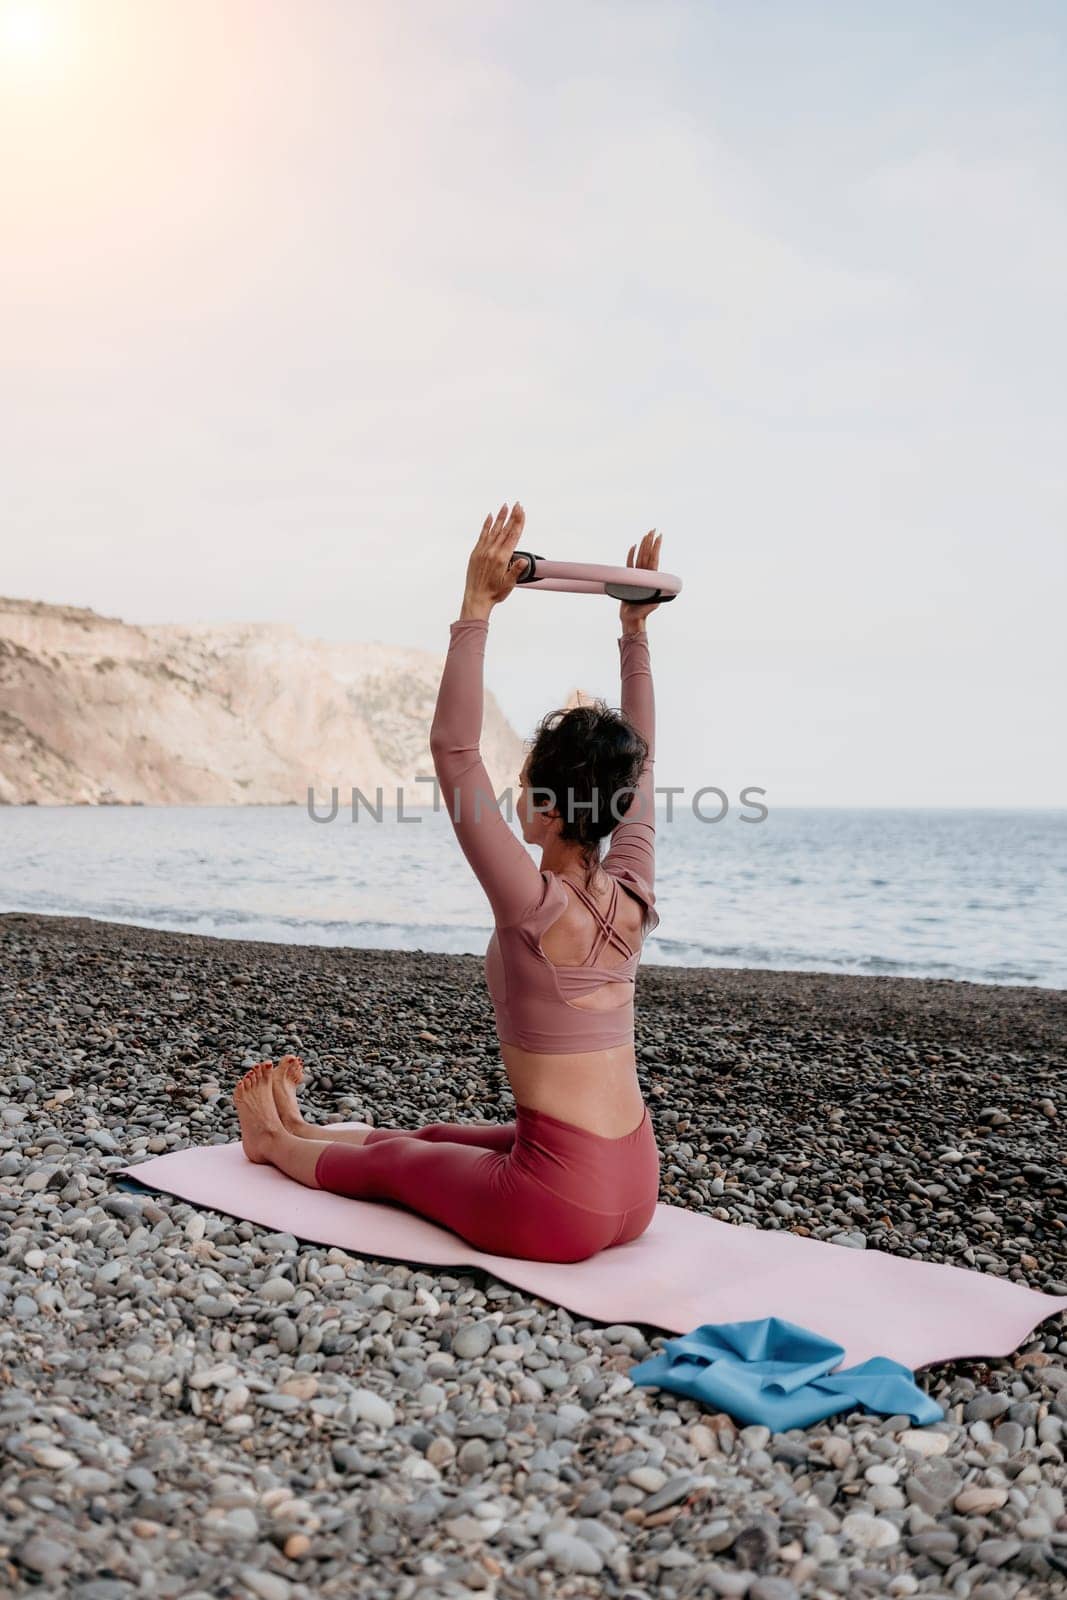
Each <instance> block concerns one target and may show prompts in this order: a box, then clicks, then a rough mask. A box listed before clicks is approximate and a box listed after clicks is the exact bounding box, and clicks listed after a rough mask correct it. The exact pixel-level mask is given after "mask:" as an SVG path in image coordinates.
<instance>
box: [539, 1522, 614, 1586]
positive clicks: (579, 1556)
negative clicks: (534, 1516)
mask: <svg viewBox="0 0 1067 1600" xmlns="http://www.w3.org/2000/svg"><path fill="white" fill-rule="evenodd" d="M541 1548H542V1549H543V1550H544V1552H545V1555H546V1556H548V1558H549V1560H550V1561H551V1562H552V1564H553V1566H554V1567H555V1568H556V1570H557V1571H559V1572H583V1573H587V1574H588V1575H589V1576H590V1577H593V1576H595V1575H596V1574H597V1573H598V1572H600V1571H601V1570H602V1569H603V1566H604V1558H603V1556H602V1555H601V1554H600V1551H599V1550H596V1549H594V1547H593V1546H592V1545H591V1544H590V1543H589V1541H588V1540H587V1539H579V1538H578V1537H577V1536H576V1535H575V1534H570V1533H564V1532H562V1531H561V1530H558V1529H557V1530H556V1531H554V1532H552V1533H549V1534H546V1535H545V1537H544V1539H543V1541H542V1544H541Z"/></svg>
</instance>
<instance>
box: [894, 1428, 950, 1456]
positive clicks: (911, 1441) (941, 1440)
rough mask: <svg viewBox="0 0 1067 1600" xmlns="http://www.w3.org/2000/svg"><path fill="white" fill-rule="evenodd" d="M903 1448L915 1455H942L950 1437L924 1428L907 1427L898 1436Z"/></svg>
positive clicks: (946, 1448)
mask: <svg viewBox="0 0 1067 1600" xmlns="http://www.w3.org/2000/svg"><path fill="white" fill-rule="evenodd" d="M900 1442H901V1444H902V1445H903V1447H904V1449H905V1450H910V1451H911V1452H912V1454H913V1455H917V1456H928V1457H929V1456H943V1455H944V1454H945V1453H946V1452H947V1450H948V1447H949V1445H950V1444H951V1442H952V1441H951V1439H950V1438H949V1436H948V1434H947V1433H934V1432H933V1431H932V1430H930V1429H926V1428H907V1429H905V1431H904V1432H903V1433H902V1434H901V1436H900Z"/></svg>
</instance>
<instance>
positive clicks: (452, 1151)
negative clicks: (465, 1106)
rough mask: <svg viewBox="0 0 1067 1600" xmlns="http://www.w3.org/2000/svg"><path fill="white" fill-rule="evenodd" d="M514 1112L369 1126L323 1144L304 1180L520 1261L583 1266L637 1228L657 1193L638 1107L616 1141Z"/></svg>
mask: <svg viewBox="0 0 1067 1600" xmlns="http://www.w3.org/2000/svg"><path fill="white" fill-rule="evenodd" d="M515 1110H516V1120H515V1121H514V1122H509V1123H506V1124H503V1125H491V1126H488V1127H472V1126H470V1125H469V1124H462V1123H452V1122H434V1123H431V1124H430V1125H429V1127H425V1128H419V1129H417V1130H416V1131H415V1132H413V1133H409V1132H406V1131H405V1130H404V1129H403V1128H375V1129H373V1130H372V1131H371V1133H369V1134H368V1136H367V1140H366V1143H365V1144H362V1145H351V1144H326V1145H323V1148H322V1154H321V1155H320V1157H319V1159H318V1164H317V1166H316V1168H315V1182H316V1183H317V1184H318V1186H319V1187H320V1188H321V1189H330V1190H332V1191H333V1193H334V1194H343V1195H347V1196H348V1197H349V1198H350V1199H353V1200H388V1201H392V1202H393V1203H394V1204H396V1205H401V1206H405V1207H406V1208H407V1209H408V1210H410V1211H417V1212H418V1213H419V1214H420V1215H421V1216H424V1217H428V1218H430V1220H431V1221H433V1222H439V1223H441V1225H442V1226H443V1227H445V1228H448V1229H450V1231H451V1232H452V1233H458V1234H459V1236H460V1238H462V1239H465V1240H466V1241H467V1243H468V1244H472V1245H474V1246H475V1248H476V1249H478V1250H485V1251H488V1252H490V1253H491V1254H492V1255H500V1256H520V1257H523V1258H525V1259H526V1260H530V1261H584V1260H585V1259H586V1257H587V1256H592V1255H596V1253H597V1252H598V1251H599V1250H604V1249H607V1248H608V1247H609V1246H610V1245H615V1244H626V1243H627V1242H628V1241H629V1240H631V1239H636V1238H637V1237H638V1236H639V1235H640V1234H642V1233H644V1231H645V1229H646V1228H647V1227H648V1225H649V1223H650V1222H651V1221H652V1217H653V1214H654V1212H655V1209H656V1198H657V1195H658V1193H659V1151H658V1150H657V1148H656V1139H655V1134H654V1133H653V1131H652V1122H651V1119H650V1118H649V1115H648V1108H647V1106H646V1108H645V1114H644V1116H643V1118H642V1120H641V1122H640V1124H639V1125H638V1126H637V1127H636V1128H635V1129H634V1131H633V1132H632V1133H627V1134H624V1136H623V1137H622V1138H621V1139H606V1138H604V1137H603V1136H602V1135H601V1134H599V1133H590V1132H589V1131H588V1129H586V1128H578V1127H575V1126H574V1124H573V1123H571V1122H561V1121H560V1120H559V1119H558V1118H557V1117H550V1116H548V1115H547V1114H546V1113H545V1112H543V1111H534V1110H532V1109H530V1108H529V1107H526V1106H516V1108H515Z"/></svg>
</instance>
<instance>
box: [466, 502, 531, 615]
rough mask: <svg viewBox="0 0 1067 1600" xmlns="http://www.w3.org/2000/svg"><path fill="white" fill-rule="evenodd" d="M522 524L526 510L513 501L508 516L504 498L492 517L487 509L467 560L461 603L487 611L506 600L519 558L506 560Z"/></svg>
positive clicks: (516, 577)
mask: <svg viewBox="0 0 1067 1600" xmlns="http://www.w3.org/2000/svg"><path fill="white" fill-rule="evenodd" d="M525 526H526V513H525V511H524V510H523V509H522V506H521V505H520V504H519V502H518V501H517V500H516V502H515V504H514V505H513V506H512V508H511V515H510V516H509V515H508V507H507V501H505V502H504V504H503V505H502V506H501V507H500V510H499V511H498V512H497V514H496V517H495V519H494V517H493V515H492V513H491V512H490V514H489V516H487V517H486V519H485V521H484V523H483V524H482V531H481V533H480V534H479V535H478V543H477V544H476V545H475V546H474V549H473V550H472V551H471V556H470V560H469V561H468V562H467V587H466V590H465V592H464V596H463V603H464V606H468V605H469V606H473V607H475V608H478V607H484V608H486V609H487V610H488V609H491V608H492V607H493V606H495V605H499V603H500V601H501V600H506V599H507V597H508V595H509V594H510V593H511V591H512V589H514V587H515V585H516V584H517V583H518V581H519V572H520V570H521V567H522V563H521V561H519V562H516V564H515V565H514V566H511V565H510V564H509V563H510V561H511V557H512V555H513V553H514V550H515V546H516V545H517V544H518V542H519V540H520V539H521V538H522V530H523V528H524V527H525Z"/></svg>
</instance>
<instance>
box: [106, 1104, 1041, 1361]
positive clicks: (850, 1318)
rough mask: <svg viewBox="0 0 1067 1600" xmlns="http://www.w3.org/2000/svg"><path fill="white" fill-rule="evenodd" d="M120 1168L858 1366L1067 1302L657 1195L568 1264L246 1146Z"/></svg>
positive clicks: (241, 1206)
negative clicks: (639, 1224)
mask: <svg viewBox="0 0 1067 1600" xmlns="http://www.w3.org/2000/svg"><path fill="white" fill-rule="evenodd" d="M338 1126H347V1124H338ZM121 1171H123V1172H125V1173H127V1174H129V1176H130V1177H133V1178H136V1179H137V1180H138V1181H139V1182H140V1183H144V1184H147V1185H148V1186H149V1187H150V1188H154V1189H162V1190H163V1191H165V1192H166V1193H167V1194H173V1195H177V1196H179V1197H180V1198H181V1199H182V1200H191V1201H193V1202H194V1203H195V1204H196V1205H202V1206H209V1207H210V1208H211V1209H212V1210H214V1211H221V1212H224V1213H225V1214H226V1215H228V1216H232V1217H241V1218H243V1219H244V1220H246V1221H248V1222H258V1223H261V1224H262V1225H263V1226H264V1227H267V1228H272V1229H274V1230H276V1231H277V1232H281V1233H292V1234H295V1235H296V1236H297V1238H300V1239H305V1240H310V1241H312V1242H314V1243H316V1244H330V1245H337V1246H338V1247H339V1248H340V1249H342V1250H349V1251H351V1252H352V1254H353V1255H360V1256H372V1257H383V1256H384V1257H386V1258H389V1259H392V1260H397V1261H408V1262H415V1263H418V1264H420V1265H426V1266H436V1267H462V1266H473V1267H481V1268H483V1269H484V1270H485V1271H487V1272H491V1273H492V1274H493V1275H494V1277H497V1278H500V1279H502V1280H503V1282H504V1283H512V1284H514V1285H515V1286H516V1287H517V1288H520V1289H525V1290H527V1291H528V1292H529V1293H531V1294H535V1295H538V1296H540V1298H541V1299H542V1300H547V1301H550V1302H552V1303H554V1304H556V1305H561V1306H566V1307H567V1308H568V1310H570V1311H576V1312H578V1313H579V1314H580V1315H581V1316H586V1317H591V1318H593V1319H594V1320H595V1321H597V1322H631V1323H633V1322H637V1323H645V1324H648V1325H650V1326H652V1327H656V1328H663V1329H665V1330H668V1331H669V1332H671V1333H689V1332H690V1331H691V1330H692V1329H693V1328H696V1327H698V1326H699V1325H700V1324H701V1323H703V1322H744V1321H749V1320H751V1319H753V1318H756V1317H767V1316H776V1317H784V1318H785V1319H786V1320H787V1321H789V1322H796V1323H799V1324H800V1326H801V1327H805V1328H811V1329H812V1330H813V1332H815V1333H821V1334H824V1335H825V1336H826V1337H827V1338H829V1339H834V1340H836V1341H837V1343H838V1344H841V1345H843V1346H844V1348H845V1362H844V1364H845V1365H846V1366H852V1365H853V1364H854V1363H856V1362H859V1361H866V1360H867V1358H868V1357H869V1356H890V1357H891V1358H892V1359H893V1360H894V1361H900V1362H902V1363H903V1364H904V1366H906V1367H911V1368H912V1369H913V1370H914V1369H915V1368H918V1367H925V1366H930V1365H932V1364H933V1363H935V1362H938V1361H949V1360H953V1359H957V1358H959V1357H963V1356H1005V1355H1010V1354H1011V1353H1012V1351H1014V1350H1016V1349H1017V1348H1018V1346H1019V1345H1020V1344H1021V1343H1022V1341H1023V1340H1024V1339H1025V1338H1026V1336H1027V1334H1028V1333H1030V1332H1031V1331H1032V1329H1034V1328H1036V1327H1037V1325H1038V1324H1039V1323H1041V1322H1044V1320H1045V1318H1046V1317H1051V1316H1053V1315H1054V1314H1055V1313H1056V1312H1058V1311H1063V1310H1065V1309H1067V1296H1056V1295H1050V1294H1041V1293H1039V1292H1038V1291H1037V1290H1036V1289H1028V1288H1026V1287H1025V1286H1023V1285H1022V1284H1018V1283H1011V1282H1009V1281H1007V1280H1006V1279H1004V1278H994V1277H992V1276H990V1274H988V1273H985V1272H972V1271H969V1270H967V1269H965V1268H962V1267H948V1266H942V1265H940V1264H939V1263H937V1262H929V1261H914V1260H911V1259H910V1258H908V1257H906V1256H892V1255H889V1254H888V1253H887V1252H886V1251H884V1250H851V1249H849V1248H848V1247H847V1246H845V1245H837V1244H825V1243H824V1242H823V1241H822V1240H819V1239H805V1238H803V1237H802V1236H800V1235H799V1234H795V1233H787V1232H785V1231H784V1230H771V1231H766V1230H763V1229H759V1228H745V1227H738V1226H736V1225H735V1224H733V1223H729V1222H718V1221H716V1219H715V1218H714V1217H705V1216H702V1215H701V1213H700V1212H697V1211H686V1210H683V1209H682V1208H681V1207H679V1206H667V1205H660V1206H657V1208H656V1215H655V1217H654V1218H653V1221H652V1224H651V1226H650V1227H649V1228H648V1230H647V1231H646V1232H645V1233H644V1234H642V1236H641V1238H640V1239H635V1240H634V1241H633V1242H632V1243H631V1244H624V1245H616V1246H615V1247H614V1248H613V1249H611V1250H603V1251H601V1253H600V1254H599V1255H596V1256H593V1257H591V1258H590V1260H588V1261H579V1262H575V1263H564V1264H560V1263H557V1262H548V1261H521V1260H518V1259H516V1258H515V1257H514V1256H494V1255H487V1254H485V1253H483V1252H482V1251H480V1250H475V1249H474V1248H473V1246H471V1245H468V1244H465V1243H464V1242H463V1240H462V1239H460V1238H458V1237H457V1236H456V1235H455V1234H454V1233H449V1232H448V1231H447V1229H445V1228H440V1227H438V1226H437V1224H436V1223H433V1222H427V1221H426V1219H425V1218H423V1217H419V1216H415V1215H414V1214H413V1213H411V1212H408V1211H404V1210H403V1209H401V1208H400V1207H399V1206H391V1205H384V1204H379V1203H377V1202H374V1201H369V1200H347V1199H345V1197H344V1196H343V1195H336V1194H330V1193H328V1192H327V1191H325V1190H323V1189H307V1188H305V1187H304V1186H303V1185H302V1184H299V1183H297V1182H295V1180H294V1179H292V1178H287V1177H285V1176H284V1174H282V1173H280V1172H278V1171H277V1169H276V1168H274V1167H268V1166H256V1165H254V1164H253V1163H252V1162H250V1161H247V1160H246V1159H245V1156H244V1153H243V1152H242V1150H241V1146H240V1144H239V1143H235V1144H222V1145H205V1146H200V1147H198V1148H194V1149H190V1150H177V1151H175V1152H174V1153H173V1154H171V1155H166V1156H156V1157H154V1158H153V1159H152V1160H150V1161H144V1162H141V1163H140V1164H139V1165H137V1166H133V1167H123V1168H122V1169H121Z"/></svg>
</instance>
